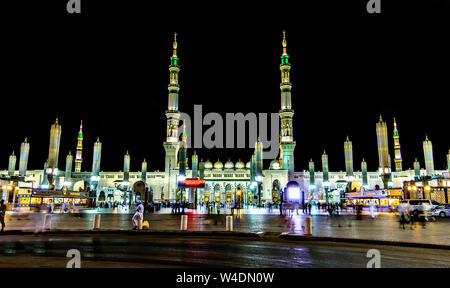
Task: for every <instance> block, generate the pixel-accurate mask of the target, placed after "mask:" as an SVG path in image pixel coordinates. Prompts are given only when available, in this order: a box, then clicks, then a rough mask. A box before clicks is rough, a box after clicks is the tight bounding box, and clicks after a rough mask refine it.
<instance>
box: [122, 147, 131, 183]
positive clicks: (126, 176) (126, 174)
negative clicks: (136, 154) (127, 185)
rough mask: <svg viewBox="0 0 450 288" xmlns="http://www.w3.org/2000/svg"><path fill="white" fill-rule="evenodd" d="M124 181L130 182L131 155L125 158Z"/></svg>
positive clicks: (126, 155)
mask: <svg viewBox="0 0 450 288" xmlns="http://www.w3.org/2000/svg"><path fill="white" fill-rule="evenodd" d="M123 181H125V182H128V181H130V154H128V150H127V154H125V156H124V157H123Z"/></svg>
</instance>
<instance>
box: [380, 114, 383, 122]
mask: <svg viewBox="0 0 450 288" xmlns="http://www.w3.org/2000/svg"><path fill="white" fill-rule="evenodd" d="M380 122H383V118H381V114H380Z"/></svg>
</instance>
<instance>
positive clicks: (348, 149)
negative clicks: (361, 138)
mask: <svg viewBox="0 0 450 288" xmlns="http://www.w3.org/2000/svg"><path fill="white" fill-rule="evenodd" d="M344 154H345V172H346V176H347V177H350V176H353V145H352V141H350V140H349V139H348V136H347V140H345V142H344Z"/></svg>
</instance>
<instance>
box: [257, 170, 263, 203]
mask: <svg viewBox="0 0 450 288" xmlns="http://www.w3.org/2000/svg"><path fill="white" fill-rule="evenodd" d="M255 180H256V182H257V183H258V184H257V185H258V207H261V184H262V182H263V180H264V177H263V176H262V175H257V176H255Z"/></svg>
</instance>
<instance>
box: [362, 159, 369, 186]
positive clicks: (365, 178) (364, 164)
mask: <svg viewBox="0 0 450 288" xmlns="http://www.w3.org/2000/svg"><path fill="white" fill-rule="evenodd" d="M361 172H362V178H363V186H366V187H367V185H369V181H367V180H368V179H367V162H366V161H364V158H363V159H362V162H361Z"/></svg>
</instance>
